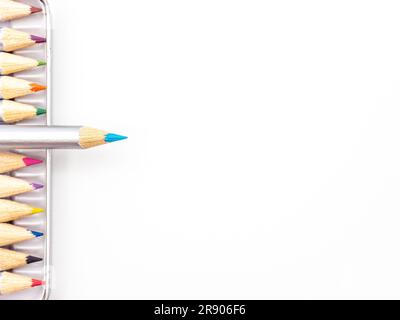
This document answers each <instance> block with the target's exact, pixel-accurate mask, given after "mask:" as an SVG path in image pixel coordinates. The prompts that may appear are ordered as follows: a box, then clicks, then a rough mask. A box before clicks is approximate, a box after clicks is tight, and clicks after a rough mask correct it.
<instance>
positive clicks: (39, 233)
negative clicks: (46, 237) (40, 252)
mask: <svg viewBox="0 0 400 320" xmlns="http://www.w3.org/2000/svg"><path fill="white" fill-rule="evenodd" d="M31 232H32V234H33V235H34V236H35V237H36V238H39V237H42V236H43V233H41V232H37V231H31Z"/></svg>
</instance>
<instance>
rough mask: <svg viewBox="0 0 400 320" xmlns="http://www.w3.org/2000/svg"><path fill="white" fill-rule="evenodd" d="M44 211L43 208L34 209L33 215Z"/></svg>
mask: <svg viewBox="0 0 400 320" xmlns="http://www.w3.org/2000/svg"><path fill="white" fill-rule="evenodd" d="M43 211H44V210H43V209H42V208H32V214H37V213H41V212H43Z"/></svg>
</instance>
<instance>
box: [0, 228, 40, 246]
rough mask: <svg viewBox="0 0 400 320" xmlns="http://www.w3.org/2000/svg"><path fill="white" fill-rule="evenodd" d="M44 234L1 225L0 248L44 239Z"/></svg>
mask: <svg viewBox="0 0 400 320" xmlns="http://www.w3.org/2000/svg"><path fill="white" fill-rule="evenodd" d="M42 236H43V233H41V232H36V231H31V230H28V229H25V228H21V227H17V226H14V225H13V224H8V223H0V247H5V246H9V245H12V244H15V243H19V242H23V241H26V240H32V239H35V238H39V237H42Z"/></svg>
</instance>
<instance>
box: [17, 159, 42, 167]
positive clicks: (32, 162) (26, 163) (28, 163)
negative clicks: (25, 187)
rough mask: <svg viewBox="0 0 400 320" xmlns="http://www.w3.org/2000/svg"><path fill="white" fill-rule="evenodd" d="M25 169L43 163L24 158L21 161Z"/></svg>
mask: <svg viewBox="0 0 400 320" xmlns="http://www.w3.org/2000/svg"><path fill="white" fill-rule="evenodd" d="M22 160H23V161H24V163H25V165H26V166H27V167H30V166H33V165H35V164H40V163H43V161H42V160H38V159H33V158H24V159H22Z"/></svg>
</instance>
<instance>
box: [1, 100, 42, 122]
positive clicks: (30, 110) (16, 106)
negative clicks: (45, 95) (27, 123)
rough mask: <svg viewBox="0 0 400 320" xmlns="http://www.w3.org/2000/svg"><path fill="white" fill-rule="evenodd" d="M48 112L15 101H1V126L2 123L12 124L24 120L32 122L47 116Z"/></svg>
mask: <svg viewBox="0 0 400 320" xmlns="http://www.w3.org/2000/svg"><path fill="white" fill-rule="evenodd" d="M46 112H47V111H46V109H43V108H36V107H34V106H31V105H29V104H25V103H20V102H15V101H13V100H0V124H1V123H2V122H4V123H7V124H12V123H17V122H20V121H23V120H31V119H33V118H35V117H37V116H40V115H43V114H46Z"/></svg>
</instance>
